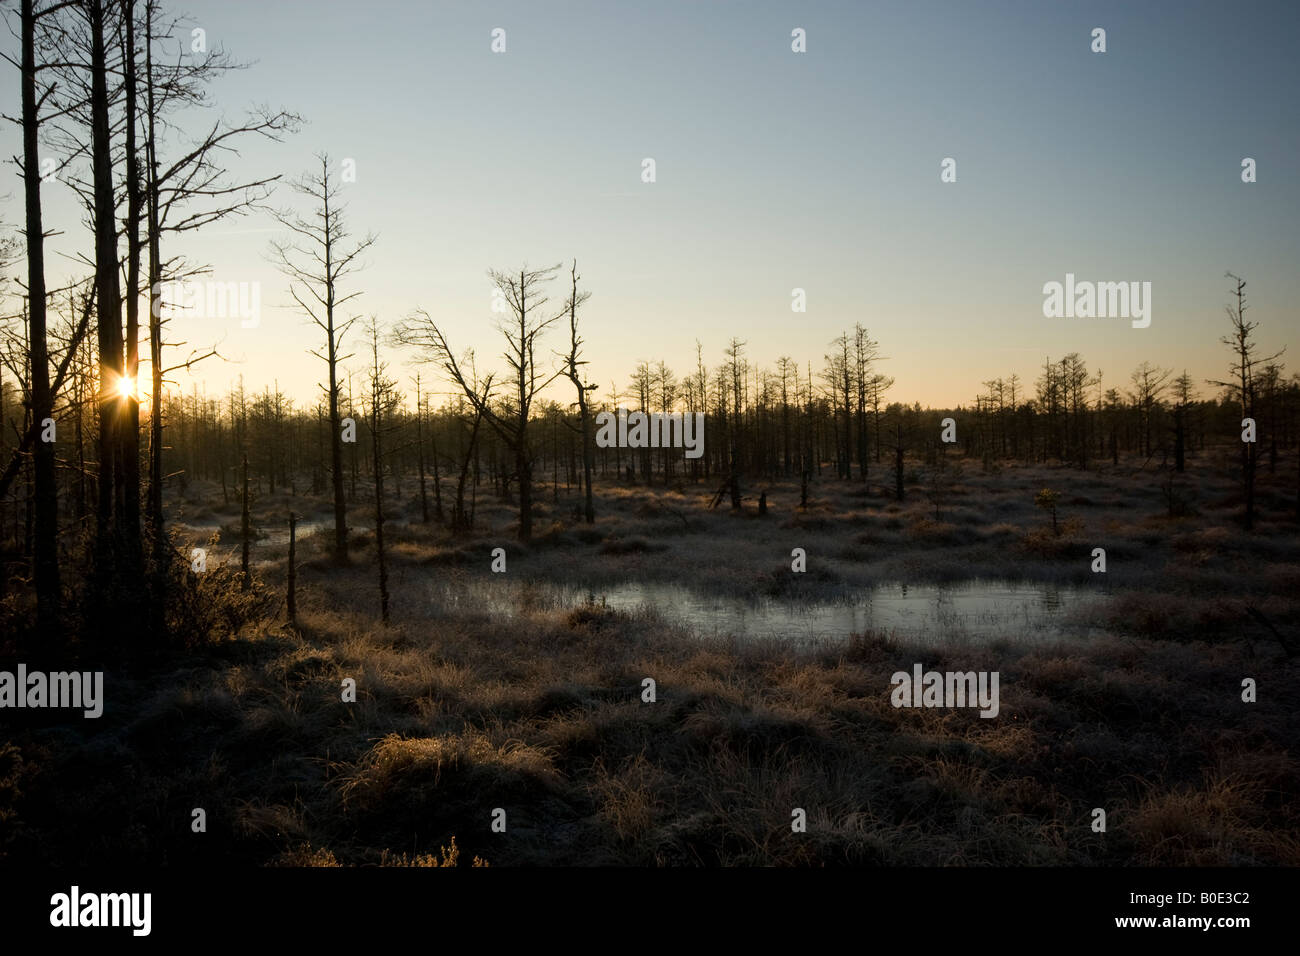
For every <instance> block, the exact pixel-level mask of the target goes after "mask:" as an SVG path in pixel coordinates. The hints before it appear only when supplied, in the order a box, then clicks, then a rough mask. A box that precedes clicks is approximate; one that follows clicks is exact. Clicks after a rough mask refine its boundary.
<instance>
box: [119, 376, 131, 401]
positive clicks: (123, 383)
mask: <svg viewBox="0 0 1300 956" xmlns="http://www.w3.org/2000/svg"><path fill="white" fill-rule="evenodd" d="M117 395H118V398H135V379H134V378H132V377H131V376H129V375H123V376H121V377H120V378H118V380H117Z"/></svg>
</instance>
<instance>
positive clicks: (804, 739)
mask: <svg viewBox="0 0 1300 956" xmlns="http://www.w3.org/2000/svg"><path fill="white" fill-rule="evenodd" d="M922 477H923V476H918V481H919V480H921V478H922ZM1076 479H1077V480H1076ZM1044 486H1051V487H1055V488H1060V489H1061V490H1062V492H1063V494H1062V496H1061V499H1060V504H1059V508H1060V512H1061V513H1060V516H1059V518H1060V523H1061V534H1059V535H1054V534H1052V532H1051V530H1050V527H1049V528H1046V530H1045V529H1044V522H1043V515H1042V513H1041V512H1039V511H1038V509H1036V508H1035V507H1034V504H1033V501H1034V495H1035V494H1036V492H1037V489H1040V488H1042V487H1044ZM1225 487H1227V485H1226V482H1225V480H1224V479H1221V478H1219V477H1216V476H1214V475H1210V476H1208V477H1203V478H1199V479H1197V478H1195V477H1194V476H1189V488H1188V489H1187V491H1186V493H1187V494H1188V495H1189V496H1191V497H1192V498H1194V499H1195V500H1197V501H1198V502H1199V507H1200V509H1201V513H1202V514H1201V517H1200V518H1198V519H1197V521H1196V522H1194V523H1191V524H1188V523H1186V522H1181V523H1180V522H1177V521H1175V522H1171V521H1170V520H1169V519H1167V518H1165V517H1163V516H1162V511H1161V509H1162V503H1161V501H1160V496H1159V489H1158V488H1157V487H1156V485H1155V483H1154V482H1147V483H1146V484H1143V482H1142V481H1141V480H1135V478H1134V476H1133V474H1132V473H1130V472H1127V471H1124V472H1122V473H1111V472H1109V471H1104V472H1103V473H1090V474H1088V475H1084V476H1078V475H1073V474H1071V473H1066V472H1061V471H1059V470H1056V469H1020V468H1015V467H1005V468H1003V469H1002V470H1001V471H1000V472H999V473H996V474H995V473H980V472H978V471H976V470H975V469H969V468H968V469H966V470H965V471H964V472H963V474H962V475H961V476H960V478H959V479H958V480H957V483H956V486H955V487H954V488H952V489H950V494H951V496H952V498H951V503H950V504H949V505H947V506H946V507H945V509H944V517H943V520H941V521H937V520H935V519H934V516H933V514H934V512H933V507H932V506H931V505H930V503H929V502H927V501H926V500H924V497H923V496H922V495H920V494H919V493H918V494H915V495H913V496H911V497H909V499H908V500H906V501H904V502H901V503H898V502H893V501H891V500H889V499H888V498H886V497H883V496H882V495H881V494H879V489H878V488H875V487H873V486H868V487H867V488H866V489H862V488H861V487H860V486H850V485H847V484H845V485H841V484H837V483H830V482H827V483H821V484H818V485H817V486H815V488H816V492H815V495H814V501H813V503H812V506H811V507H810V508H809V509H808V510H807V511H806V512H800V511H798V510H797V509H796V508H794V507H793V501H796V500H797V488H794V487H793V486H784V485H781V484H779V483H776V484H773V485H769V486H767V490H768V499H769V508H770V510H771V514H770V515H769V516H768V517H767V519H765V520H758V519H756V518H754V519H753V520H745V519H741V518H737V517H736V516H733V515H729V514H726V513H725V512H722V511H718V512H710V511H708V510H707V508H706V507H705V505H706V504H707V500H706V499H707V497H708V495H707V493H706V491H705V490H704V489H702V488H701V489H689V488H688V490H687V491H686V492H684V493H679V492H675V491H659V490H657V489H656V490H654V491H652V492H647V490H646V489H644V488H627V487H622V486H610V487H602V488H601V489H600V492H601V493H600V495H599V497H598V501H597V514H598V515H599V520H598V522H597V524H596V526H595V527H594V528H587V527H585V526H583V525H580V524H579V525H575V524H569V523H566V522H565V520H564V518H563V516H564V515H565V514H566V513H568V512H569V511H570V510H571V507H570V506H569V505H567V504H566V503H565V502H561V503H560V504H558V505H555V506H554V509H553V511H552V509H551V508H550V507H544V509H543V511H544V513H543V515H542V516H541V519H540V520H539V522H538V527H540V528H546V529H548V530H547V532H546V536H545V537H546V540H545V541H544V542H543V543H541V544H539V545H535V546H534V547H531V548H524V547H520V546H517V545H514V544H512V543H510V542H509V532H510V527H509V522H510V520H511V514H510V512H509V510H508V509H507V508H505V507H504V506H500V505H497V504H494V503H492V502H484V501H480V520H481V526H480V529H479V530H478V531H477V532H476V533H475V534H474V535H471V536H466V537H463V538H460V539H457V540H455V541H453V540H451V539H450V538H449V537H448V536H447V535H446V533H445V532H443V531H442V530H441V529H438V528H430V529H423V528H420V527H419V526H418V525H410V526H407V527H397V528H395V529H394V531H393V534H392V539H393V542H394V543H393V554H394V556H395V557H396V558H398V559H399V560H394V561H393V567H392V572H393V582H392V587H393V593H394V604H393V620H392V623H391V626H389V627H388V628H383V627H380V626H379V625H378V623H377V621H376V615H375V613H374V605H375V594H374V581H373V568H372V567H371V565H370V564H369V563H368V561H369V558H372V557H373V553H372V552H373V546H371V548H370V549H369V550H366V549H364V548H362V549H361V550H359V551H358V552H357V557H356V558H355V563H354V566H353V567H352V568H349V569H337V568H333V567H331V566H329V565H328V563H327V562H325V561H323V560H318V559H319V558H320V556H321V553H322V552H321V548H322V547H323V544H324V541H323V539H324V537H327V536H326V535H322V536H319V537H318V536H309V537H307V538H305V539H304V541H303V542H302V546H301V547H302V562H303V566H302V568H301V569H300V572H301V573H300V579H299V580H300V594H299V608H300V609H299V618H298V627H297V628H296V629H295V628H290V627H288V626H287V624H286V623H285V622H284V621H283V618H282V617H279V616H272V617H270V618H267V619H264V620H262V621H260V622H258V623H256V624H255V625H253V626H249V627H245V628H243V629H242V630H241V631H240V633H239V634H238V635H236V636H233V637H232V638H231V639H229V640H227V641H224V642H221V643H218V644H215V645H209V646H207V647H206V648H205V649H203V650H200V651H198V652H196V653H194V654H191V655H187V656H184V657H178V658H177V659H176V660H175V662H174V666H173V667H171V668H169V669H165V670H163V671H160V672H158V673H155V674H153V675H152V676H150V677H147V678H146V677H135V678H132V679H131V680H127V678H126V677H125V676H124V675H114V674H111V673H110V674H109V675H108V678H107V681H108V682H109V685H110V686H113V687H116V688H117V690H116V691H115V697H114V699H115V700H117V701H122V702H123V704H122V706H120V707H116V708H113V709H110V710H109V711H108V712H106V714H105V717H104V718H103V719H102V720H101V721H98V722H82V723H80V724H78V725H77V726H75V727H73V728H71V729H68V728H64V727H52V726H46V727H41V726H32V727H29V728H20V729H19V730H18V731H16V732H15V733H14V734H11V735H10V736H12V737H13V741H12V742H11V743H10V744H7V745H6V744H4V743H3V742H0V821H4V822H5V824H6V827H7V829H6V831H5V835H4V836H3V838H0V840H2V841H3V842H0V859H5V860H6V861H7V862H10V863H13V864H19V863H23V862H28V861H43V862H55V863H62V864H66V865H79V864H84V863H87V862H91V861H93V860H95V859H114V860H129V861H132V862H140V863H155V862H161V861H164V860H165V861H169V862H184V861H198V860H201V861H204V862H208V863H216V862H219V863H227V864H229V863H235V864H240V863H244V864H267V863H274V864H276V865H288V866H335V865H397V866H447V865H457V860H458V859H459V855H460V853H461V852H462V851H461V849H459V848H460V847H463V848H464V851H463V852H464V853H465V854H466V856H467V857H469V858H471V859H473V860H474V861H475V863H474V865H480V862H479V861H481V860H482V859H489V860H491V861H492V862H493V864H494V865H521V864H524V865H527V864H550V863H560V864H632V865H676V864H686V865H698V864H705V865H771V864H776V865H798V866H805V865H820V864H829V865H893V864H906V865H949V864H956V865H976V864H1007V865H1043V864H1052V865H1096V864H1125V865H1209V864H1214V865H1240V864H1252V865H1288V866H1294V865H1298V864H1300V841H1297V839H1296V837H1295V834H1296V833H1297V832H1300V810H1298V809H1297V806H1296V802H1295V800H1294V794H1295V793H1297V792H1300V763H1298V762H1297V759H1296V757H1295V755H1294V753H1293V751H1294V744H1295V741H1296V740H1297V739H1300V706H1297V705H1298V704H1300V699H1298V694H1297V687H1300V673H1297V665H1296V663H1295V659H1294V658H1293V657H1290V656H1288V655H1287V653H1286V652H1285V650H1284V649H1283V647H1282V646H1281V644H1279V642H1278V640H1277V638H1276V637H1275V636H1274V635H1273V633H1271V632H1270V630H1269V628H1268V627H1266V626H1265V625H1263V624H1260V623H1259V621H1258V620H1257V619H1255V618H1254V617H1251V616H1250V615H1249V614H1248V613H1247V611H1246V608H1247V606H1250V607H1254V608H1255V609H1256V610H1257V611H1258V612H1260V613H1262V615H1263V616H1264V618H1265V619H1266V620H1267V621H1269V622H1270V623H1271V624H1272V626H1273V627H1274V628H1276V629H1278V631H1279V632H1280V633H1282V634H1283V635H1284V636H1291V637H1294V634H1295V627H1296V621H1297V604H1296V598H1295V597H1293V595H1294V594H1295V593H1296V591H1295V589H1294V587H1291V589H1290V590H1287V589H1285V588H1282V587H1280V586H1279V585H1281V584H1284V583H1289V584H1290V585H1294V584H1295V583H1296V582H1297V580H1298V578H1297V572H1296V570H1295V568H1296V566H1297V564H1298V563H1300V560H1298V559H1300V554H1297V545H1296V539H1295V534H1294V525H1293V524H1287V523H1286V522H1285V521H1284V520H1283V519H1282V518H1281V517H1277V516H1274V517H1272V518H1270V517H1269V516H1268V515H1267V514H1266V515H1265V519H1264V520H1263V521H1262V522H1261V525H1262V527H1263V528H1264V529H1265V530H1262V531H1261V532H1260V533H1258V534H1257V535H1255V536H1246V535H1244V534H1242V533H1241V532H1239V531H1238V530H1236V529H1235V528H1234V526H1233V524H1232V517H1233V513H1232V510H1231V508H1230V507H1228V506H1226V505H1225V506H1223V507H1219V506H1217V505H1216V504H1215V495H1216V494H1219V495H1221V494H1223V492H1224V488H1225ZM1265 500H1267V498H1265ZM1119 502H1123V503H1124V504H1123V505H1121V504H1119ZM548 504H549V503H548ZM666 509H671V512H672V513H666ZM675 512H681V513H682V514H684V515H685V516H686V520H685V521H683V520H681V519H680V518H679V517H678V516H677V515H676V514H675ZM1269 521H1272V522H1273V524H1272V525H1270V524H1269ZM265 524H266V525H267V526H268V527H269V526H270V521H269V520H268V521H266V522H265ZM1270 529H1271V530H1270ZM498 546H501V547H507V548H508V552H509V567H510V571H509V577H510V578H511V579H515V580H521V579H528V578H535V579H538V580H544V581H559V582H569V583H574V584H576V585H579V586H582V587H588V586H590V587H592V588H593V589H595V588H598V587H599V585H600V584H601V583H602V582H611V581H618V580H624V579H628V578H634V579H650V580H665V581H686V582H690V583H691V584H692V585H693V586H694V587H696V588H698V589H700V590H702V591H705V592H706V593H713V594H718V595H754V594H772V593H774V589H775V593H778V594H782V595H787V596H796V595H797V594H813V595H815V594H835V593H844V592H845V591H847V590H849V589H853V588H859V587H864V586H867V585H868V584H870V583H871V582H872V581H876V580H881V579H884V580H889V579H891V578H892V579H896V580H897V579H903V580H917V579H920V580H925V579H930V580H949V579H954V578H955V577H961V576H965V577H970V576H976V574H978V576H982V577H1005V578H1017V577H1019V578H1025V579H1029V580H1037V581H1045V582H1049V583H1069V582H1075V583H1079V582H1087V581H1091V580H1092V575H1091V573H1090V571H1089V568H1088V564H1089V561H1090V550H1091V548H1092V547H1094V546H1103V547H1105V548H1106V549H1107V554H1108V561H1109V565H1110V567H1109V570H1108V575H1109V583H1110V584H1111V586H1112V587H1113V588H1114V595H1113V597H1112V600H1111V603H1110V605H1109V612H1108V613H1109V616H1108V618H1107V620H1106V621H1105V624H1106V627H1105V630H1104V632H1102V633H1095V634H1094V635H1093V636H1092V637H1091V638H1089V639H1088V640H1086V641H1072V642H1067V641H1059V642H1048V643H1046V644H1042V643H1038V644H1024V645H1021V644H1016V643H1014V642H1000V643H997V644H988V643H978V642H976V643H970V642H966V643H955V642H954V643H952V644H950V645H944V644H942V643H941V644H939V645H930V646H926V647H925V648H920V647H912V646H908V644H907V643H906V642H905V641H904V640H902V639H900V638H899V637H898V636H897V635H889V634H875V633H872V634H861V635H854V636H852V637H849V636H847V635H846V639H845V640H844V642H843V643H841V644H839V645H837V646H835V647H832V648H829V649H827V648H823V649H820V650H817V649H813V650H809V649H799V648H796V647H793V646H789V645H785V644H783V643H782V642H780V641H765V642H757V641H745V640H743V639H740V640H728V639H715V640H708V639H702V638H698V637H696V636H694V635H692V634H690V633H689V632H687V631H684V630H683V629H682V628H680V627H676V626H672V625H670V624H668V623H665V621H663V620H662V619H660V618H659V617H658V616H656V615H655V614H654V613H650V614H629V613H620V612H616V611H614V610H612V609H609V608H605V607H602V606H600V604H599V603H596V604H588V605H577V606H573V607H568V606H555V605H553V604H550V603H548V602H547V601H546V600H544V599H543V598H542V597H541V596H534V597H533V598H521V599H520V602H519V603H518V605H517V606H512V607H511V608H510V614H509V616H508V617H507V616H504V615H503V614H500V613H498V610H497V609H494V608H491V607H483V606H476V605H474V604H472V603H462V604H454V603H447V602H446V601H445V600H444V599H443V598H436V599H435V590H434V588H433V585H434V584H436V583H445V582H452V583H451V584H449V585H448V586H447V589H446V592H445V593H447V594H452V593H457V588H459V587H460V584H459V583H457V582H461V583H463V582H474V581H478V582H484V581H486V582H489V586H490V582H491V581H492V580H493V579H492V577H491V575H490V573H489V571H488V562H489V555H490V551H491V549H492V548H493V547H498ZM262 547H267V548H269V547H270V546H269V545H264V546H262ZM793 547H805V548H806V549H808V551H809V555H810V566H809V573H808V576H807V578H806V579H802V580H797V581H796V580H792V579H794V578H796V577H797V576H794V575H791V574H790V573H789V571H788V568H789V563H788V555H789V553H790V550H791V548H793ZM267 553H272V552H267ZM210 560H211V559H210ZM755 569H758V570H757V571H756V570H755ZM260 577H261V579H262V583H263V585H264V586H265V588H267V589H268V590H269V591H271V592H275V591H276V590H277V589H279V588H282V587H283V567H282V564H277V563H275V561H272V563H270V564H269V565H267V566H265V567H264V568H263V569H262V570H261V573H260ZM437 593H443V592H437ZM476 593H490V592H476ZM915 662H922V663H923V664H924V665H925V666H926V667H927V668H931V667H937V668H940V669H950V670H998V671H999V673H1000V675H1001V688H1002V699H1001V712H1000V714H999V716H998V717H997V718H996V719H993V720H984V719H981V718H979V717H978V716H976V715H975V714H974V713H973V712H970V711H958V712H954V711H946V710H910V709H895V708H893V707H892V706H890V703H889V691H890V689H891V685H890V683H889V678H890V675H891V674H892V673H893V672H894V671H896V670H910V668H911V666H912V664H913V663H915ZM1247 676H1249V677H1254V678H1255V679H1256V680H1257V681H1258V682H1259V684H1260V688H1261V689H1260V695H1259V700H1258V702H1257V703H1254V704H1245V703H1243V702H1242V701H1241V699H1240V682H1241V679H1242V678H1243V677H1247ZM646 677H652V678H653V679H654V680H655V682H656V685H657V700H656V701H655V702H654V703H646V702H644V701H643V700H642V697H641V694H642V681H643V679H644V678H646ZM345 678H351V679H353V680H355V681H356V686H357V700H356V702H355V703H345V702H343V701H342V699H341V694H340V690H341V686H342V682H343V680H344V679H345ZM200 806H201V807H205V808H206V809H207V813H208V819H209V833H208V834H206V835H205V839H204V840H198V839H195V838H193V837H192V836H191V835H190V833H189V832H188V819H189V811H190V809H191V808H192V807H200ZM1094 807H1103V808H1105V809H1106V810H1107V813H1108V817H1109V821H1108V822H1109V828H1108V832H1107V833H1105V834H1096V833H1093V832H1092V830H1091V827H1090V823H1091V811H1092V809H1093V808H1094ZM497 809H501V810H504V812H505V814H506V818H507V820H508V825H507V831H506V833H494V832H493V831H492V829H491V820H492V817H493V813H494V811H495V810H497ZM796 810H802V811H804V814H805V815H806V819H807V830H806V832H802V833H796V832H794V831H793V830H792V828H791V821H792V814H793V813H794V812H795V811H796ZM110 821H111V822H110ZM457 841H459V842H457ZM448 859H450V860H451V862H447V861H448Z"/></svg>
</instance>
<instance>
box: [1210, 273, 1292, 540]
mask: <svg viewBox="0 0 1300 956" xmlns="http://www.w3.org/2000/svg"><path fill="white" fill-rule="evenodd" d="M1226 277H1227V278H1229V279H1232V280H1233V281H1234V283H1235V286H1234V287H1233V290H1232V292H1231V293H1230V294H1231V295H1232V296H1233V297H1234V298H1236V300H1237V304H1236V306H1235V307H1234V306H1231V305H1229V306H1227V307H1226V308H1225V310H1224V311H1226V312H1227V314H1228V321H1229V322H1231V323H1232V332H1231V333H1230V334H1228V335H1225V336H1223V337H1222V338H1221V339H1219V341H1220V342H1222V343H1223V344H1224V345H1226V346H1228V347H1229V348H1231V349H1232V352H1233V355H1234V359H1233V363H1232V365H1231V366H1230V367H1229V371H1230V373H1231V375H1232V378H1231V379H1229V380H1228V381H1225V382H1218V381H1212V380H1211V381H1209V382H1208V384H1210V385H1214V386H1217V387H1219V388H1225V389H1227V390H1228V394H1229V395H1230V396H1231V397H1232V398H1233V399H1235V401H1236V402H1237V404H1238V406H1239V407H1240V409H1241V417H1242V418H1243V419H1246V418H1254V417H1255V379H1256V376H1257V373H1258V369H1260V368H1261V367H1262V366H1264V365H1267V364H1268V363H1270V362H1272V361H1274V360H1275V359H1277V358H1278V357H1279V356H1280V355H1281V354H1282V353H1283V352H1285V351H1286V349H1279V350H1278V351H1276V352H1274V353H1273V354H1272V355H1267V356H1258V355H1256V354H1255V353H1256V350H1257V349H1258V347H1259V343H1257V342H1253V341H1251V335H1252V334H1253V333H1254V331H1255V329H1256V328H1257V327H1258V326H1259V323H1258V322H1247V321H1246V280H1245V279H1242V278H1240V277H1238V276H1235V275H1233V274H1232V273H1231V272H1229V273H1226ZM1256 461H1257V455H1256V452H1255V443H1254V442H1245V441H1243V442H1242V443H1241V480H1242V489H1243V491H1244V492H1245V497H1246V514H1245V525H1246V530H1247V531H1249V530H1250V529H1252V528H1253V527H1254V526H1255V465H1256Z"/></svg>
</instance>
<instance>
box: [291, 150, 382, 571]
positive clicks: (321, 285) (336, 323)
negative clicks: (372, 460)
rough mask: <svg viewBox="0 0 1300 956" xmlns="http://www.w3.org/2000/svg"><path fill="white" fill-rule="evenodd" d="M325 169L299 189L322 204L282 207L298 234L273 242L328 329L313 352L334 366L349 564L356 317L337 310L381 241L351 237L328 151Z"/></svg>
mask: <svg viewBox="0 0 1300 956" xmlns="http://www.w3.org/2000/svg"><path fill="white" fill-rule="evenodd" d="M317 158H318V159H319V160H320V172H319V173H307V174H305V175H304V176H303V177H302V178H301V179H299V180H298V181H297V182H295V183H294V184H293V185H294V190H295V191H296V192H298V193H299V194H301V195H303V196H306V197H307V198H309V199H310V200H312V202H313V203H314V204H315V205H316V208H315V209H314V210H313V213H312V216H311V218H303V217H302V216H298V215H295V214H293V213H289V212H277V213H276V214H275V218H276V219H277V220H278V221H279V222H280V224H281V225H283V226H284V227H285V228H287V229H289V230H290V231H291V232H293V233H294V234H295V235H296V236H297V237H298V238H297V239H295V240H292V241H289V242H273V243H272V244H271V249H272V259H273V261H274V262H275V263H276V265H277V266H278V267H279V269H280V271H281V272H282V273H283V274H284V275H285V276H287V277H288V279H289V294H290V295H291V296H292V297H293V301H294V302H295V303H296V304H297V306H298V307H299V308H300V309H302V310H303V311H304V312H305V313H306V314H307V315H308V316H309V317H310V318H311V320H312V321H313V322H314V323H315V324H316V325H317V327H319V328H320V330H321V331H322V332H324V333H325V348H324V350H323V351H321V352H317V351H314V350H313V351H312V352H311V354H312V355H314V356H316V357H317V358H319V359H321V360H322V361H323V362H325V364H326V366H327V368H328V370H329V384H328V385H327V386H322V388H323V389H324V390H325V393H326V395H327V396H328V400H329V420H330V433H331V434H330V462H331V467H332V469H333V485H334V560H335V561H336V562H338V563H339V564H346V563H347V560H348V516H347V501H346V499H345V498H344V495H343V434H342V424H341V418H340V416H339V376H338V370H339V362H341V361H344V360H346V359H348V358H350V357H351V355H340V354H339V353H340V350H341V348H342V344H343V337H344V336H345V335H346V334H347V331H348V329H349V328H350V327H351V326H352V323H353V322H354V321H356V318H357V317H356V316H352V317H350V318H347V319H341V318H340V317H339V316H338V315H337V314H336V313H337V312H338V310H339V309H340V307H342V306H343V305H345V304H347V303H348V302H350V301H351V300H353V299H355V298H356V297H357V296H359V295H360V294H361V293H360V292H350V293H348V294H347V295H340V294H339V284H340V282H341V281H342V280H343V279H344V278H346V277H347V276H349V275H351V274H352V273H353V272H355V271H356V270H357V269H358V268H359V267H360V263H359V262H358V257H359V256H360V255H361V254H362V253H363V252H365V251H366V250H367V249H369V248H370V247H371V246H372V245H373V244H374V242H375V239H376V237H375V235H374V234H373V233H370V234H367V235H366V237H365V238H364V239H361V240H359V241H357V242H351V241H349V240H350V239H351V234H350V233H349V232H348V229H347V225H346V223H345V221H344V219H343V211H344V210H343V207H342V206H341V205H340V204H339V202H338V194H339V189H340V187H339V184H338V182H337V181H336V180H335V179H332V178H331V176H330V160H329V155H328V154H327V153H320V154H318V156H317Z"/></svg>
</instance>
